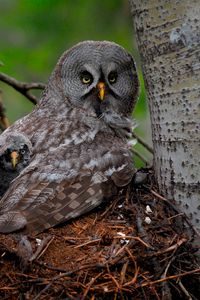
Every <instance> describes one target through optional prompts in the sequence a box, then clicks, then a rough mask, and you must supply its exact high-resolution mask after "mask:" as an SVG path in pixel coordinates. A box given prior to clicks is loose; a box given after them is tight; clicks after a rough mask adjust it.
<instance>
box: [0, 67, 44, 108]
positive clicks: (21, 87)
mask: <svg viewBox="0 0 200 300" xmlns="http://www.w3.org/2000/svg"><path fill="white" fill-rule="evenodd" d="M0 81H2V82H5V83H6V84H8V85H10V86H12V87H13V88H14V89H15V90H16V91H18V92H19V93H21V94H22V95H24V96H25V97H26V98H28V99H29V100H30V101H31V102H32V103H33V104H37V98H36V97H35V96H34V95H33V94H31V93H30V90H32V89H37V90H43V89H44V88H45V84H44V83H40V82H32V83H27V82H20V81H18V80H16V79H15V78H13V77H10V76H8V75H6V74H4V73H0Z"/></svg>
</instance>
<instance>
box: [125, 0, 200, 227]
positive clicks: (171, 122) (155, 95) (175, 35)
mask: <svg viewBox="0 0 200 300" xmlns="http://www.w3.org/2000/svg"><path fill="white" fill-rule="evenodd" d="M130 5H131V12H132V16H133V23H134V26H135V31H136V36H137V41H138V48H139V52H140V54H141V62H142V68H143V73H144V77H145V83H146V88H147V92H148V99H149V108H150V115H151V125H152V138H153V147H154V168H155V173H156V177H157V181H158V184H159V188H160V191H161V192H162V193H163V194H164V195H165V196H166V197H167V198H168V199H175V200H176V202H177V203H178V204H179V205H180V208H181V210H182V211H184V212H185V213H186V215H187V216H188V217H189V218H190V219H191V221H192V223H193V225H194V226H195V227H196V228H197V229H198V230H199V231H200V1H199V0H131V1H130Z"/></svg>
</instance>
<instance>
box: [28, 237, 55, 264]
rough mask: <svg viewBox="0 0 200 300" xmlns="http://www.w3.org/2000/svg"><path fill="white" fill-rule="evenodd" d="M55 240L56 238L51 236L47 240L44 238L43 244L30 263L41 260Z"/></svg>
mask: <svg viewBox="0 0 200 300" xmlns="http://www.w3.org/2000/svg"><path fill="white" fill-rule="evenodd" d="M53 239H54V237H52V236H51V235H48V236H47V237H46V238H44V239H43V240H42V242H41V244H40V245H39V246H38V248H37V250H36V252H35V253H34V254H33V255H32V256H31V258H30V259H29V261H33V260H35V259H36V258H37V259H39V258H40V257H41V256H42V255H43V254H44V252H45V251H46V250H47V248H48V247H49V245H50V244H51V242H52V241H53Z"/></svg>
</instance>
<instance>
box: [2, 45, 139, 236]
mask: <svg viewBox="0 0 200 300" xmlns="http://www.w3.org/2000/svg"><path fill="white" fill-rule="evenodd" d="M137 95H138V77H137V73H136V68H135V64H134V61H133V58H132V56H131V55H130V54H129V53H127V51H126V50H125V49H123V48H122V47H120V46H119V45H117V44H115V43H112V42H107V41H85V42H82V43H79V44H77V45H75V46H74V47H72V48H71V49H69V50H68V51H66V52H65V53H64V54H63V55H62V56H61V58H60V60H59V61H58V63H57V65H56V67H55V69H54V71H53V73H52V75H51V76H50V79H49V81H48V84H47V87H46V89H45V91H44V93H43V96H42V98H41V100H40V102H39V104H38V105H37V107H36V108H35V109H34V110H33V112H31V113H30V114H29V115H27V116H26V117H24V118H22V119H21V120H19V121H17V122H16V123H14V125H12V126H11V127H10V128H8V129H7V130H6V131H5V132H4V133H3V135H6V134H8V133H10V132H12V131H18V132H21V133H24V134H26V135H27V136H28V138H29V139H30V141H31V143H32V145H33V155H32V158H31V160H30V163H29V165H28V166H27V167H26V168H25V169H24V170H23V171H22V172H21V173H20V175H19V176H18V177H17V178H16V179H15V180H14V182H13V183H12V185H11V186H10V188H9V190H8V191H7V192H6V194H5V195H4V197H3V198H2V199H1V201H0V214H1V215H0V232H4V233H8V232H13V231H16V230H19V229H24V232H34V233H38V232H41V231H43V230H44V229H47V228H49V227H52V226H54V225H56V224H58V223H61V222H64V221H66V220H69V219H71V218H75V217H77V216H80V215H82V214H83V213H85V212H88V211H90V210H91V209H92V208H94V207H96V206H98V205H99V204H100V203H101V202H102V200H103V199H104V198H106V199H109V198H110V197H111V196H113V195H114V194H115V192H116V188H117V187H122V186H125V185H127V184H128V183H129V182H130V181H131V179H132V177H133V174H134V172H135V169H134V166H133V162H132V154H131V152H130V149H129V146H128V141H127V139H128V137H129V136H130V133H131V127H132V121H131V112H132V110H133V108H134V105H135V102H136V99H137Z"/></svg>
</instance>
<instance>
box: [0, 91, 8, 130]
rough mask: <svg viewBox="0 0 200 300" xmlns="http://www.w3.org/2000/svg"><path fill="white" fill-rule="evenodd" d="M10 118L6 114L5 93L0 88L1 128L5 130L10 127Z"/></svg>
mask: <svg viewBox="0 0 200 300" xmlns="http://www.w3.org/2000/svg"><path fill="white" fill-rule="evenodd" d="M9 125H10V124H9V120H8V118H7V116H6V114H5V108H4V106H3V93H2V91H1V90H0V129H1V130H2V131H4V130H5V129H6V128H8V127H9Z"/></svg>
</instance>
